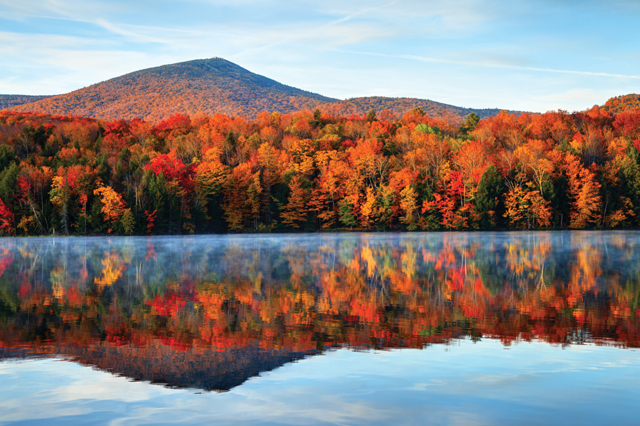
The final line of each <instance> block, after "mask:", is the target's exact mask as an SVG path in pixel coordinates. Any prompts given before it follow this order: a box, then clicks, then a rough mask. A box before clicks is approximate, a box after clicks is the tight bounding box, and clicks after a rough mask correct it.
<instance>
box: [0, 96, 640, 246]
mask: <svg viewBox="0 0 640 426" xmlns="http://www.w3.org/2000/svg"><path fill="white" fill-rule="evenodd" d="M639 138H640V109H635V110H627V111H624V112H620V113H617V114H616V113H613V112H609V111H606V110H604V109H601V108H599V107H594V108H593V109H591V110H589V111H585V112H579V113H574V114H568V113H566V112H562V111H559V112H549V113H546V114H538V115H529V114H523V115H510V114H507V113H504V112H502V113H500V114H498V115H497V116H495V117H490V118H487V119H484V120H480V121H479V117H478V116H477V115H470V116H469V117H467V119H466V120H465V121H464V123H460V122H456V121H445V120H442V119H435V118H432V117H429V116H428V115H426V114H425V113H424V111H422V110H420V109H415V110H412V111H410V112H409V113H407V114H405V115H404V116H402V117H399V116H396V115H394V114H393V113H392V112H390V111H382V112H380V113H379V114H376V113H375V112H373V111H371V112H370V113H368V114H367V115H362V116H355V115H354V116H349V117H343V116H332V115H329V114H326V113H324V114H323V113H321V112H320V111H319V110H316V111H315V112H314V113H312V112H310V111H301V112H296V113H291V114H284V115H281V114H279V113H271V114H269V113H261V114H259V115H258V116H257V118H256V119H255V120H252V121H249V120H246V119H245V118H242V117H235V118H231V117H229V116H226V115H221V114H216V115H213V116H202V115H201V116H197V117H193V118H191V117H189V116H187V115H175V116H172V117H171V118H169V119H167V120H164V121H162V122H160V123H159V124H157V125H152V124H150V123H148V122H145V121H141V120H133V121H125V120H117V121H97V120H94V119H88V118H77V117H60V116H49V115H36V114H25V113H19V112H12V113H10V112H5V113H1V114H0V144H1V145H0V170H2V172H1V173H0V230H1V231H2V232H3V233H4V234H5V235H39V234H51V233H57V234H83V235H84V234H145V233H153V234H156V233H157V234H178V233H191V232H197V233H210V232H247V231H250V232H256V231H259V232H266V231H317V230H336V229H344V230H383V229H387V230H388V229H392V230H464V229H533V228H540V229H550V228H554V229H564V228H571V229H582V228H620V227H637V226H638V225H639V224H640V157H639V155H638V150H640V143H639V142H638V139H639Z"/></svg>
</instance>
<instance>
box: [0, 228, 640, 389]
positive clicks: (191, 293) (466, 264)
mask: <svg viewBox="0 0 640 426" xmlns="http://www.w3.org/2000/svg"><path fill="white" fill-rule="evenodd" d="M639 236H640V235H638V234H637V233H636V232H631V233H622V232H608V233H601V232H558V231H556V232H536V233H527V234H523V233H495V234H494V233H485V234H467V233H445V234H441V233H429V234H423V233H413V234H404V235H403V234H344V235H335V234H334V235H329V234H326V235H309V234H298V235H296V236H291V237H287V236H284V237H273V236H264V237H261V236H235V237H233V236H228V237H222V236H219V237H215V236H192V237H113V238H110V239H107V238H104V237H89V238H29V239H23V238H15V239H4V240H2V241H1V243H0V356H1V357H2V358H5V359H7V358H27V357H33V356H49V355H60V356H65V357H69V358H71V359H73V360H75V361H78V362H80V363H83V364H87V365H93V366H97V367H98V368H100V369H104V370H107V371H111V372H113V373H117V374H121V375H124V376H127V377H131V378H134V379H138V380H147V381H151V382H157V383H163V384H167V385H169V386H174V387H190V388H201V389H206V390H214V389H215V390H226V389H230V388H232V387H234V386H237V385H239V384H241V383H242V382H243V381H245V380H246V379H247V378H249V377H251V376H254V375H256V374H259V373H260V372H261V371H265V370H271V369H273V368H275V367H278V366H280V365H282V364H284V363H287V362H290V361H294V360H296V359H300V358H303V357H305V356H312V355H317V354H321V353H322V352H324V351H327V350H332V348H351V349H356V350H364V349H378V350H384V349H394V348H425V347H427V346H429V345H433V344H451V343H453V342H455V340H456V339H471V340H473V341H478V340H480V339H499V340H501V341H502V342H503V344H504V345H506V346H508V345H512V344H518V343H519V342H522V341H542V342H547V343H549V344H554V345H579V344H585V343H589V344H596V345H613V346H617V347H622V348H637V347H639V346H640V322H638V320H637V318H638V315H640V310H639V308H640V306H639V301H640V299H639V297H640V253H639V252H638V250H637V248H636V246H637V240H638V237H639Z"/></svg>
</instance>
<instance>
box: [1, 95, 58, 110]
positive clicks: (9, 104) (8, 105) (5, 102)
mask: <svg viewBox="0 0 640 426" xmlns="http://www.w3.org/2000/svg"><path fill="white" fill-rule="evenodd" d="M50 97H51V96H31V95H0V110H3V109H12V108H13V107H15V106H18V105H23V104H28V103H32V102H37V101H39V100H41V99H46V98H50Z"/></svg>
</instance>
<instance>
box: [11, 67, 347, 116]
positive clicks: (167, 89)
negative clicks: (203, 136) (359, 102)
mask: <svg viewBox="0 0 640 426" xmlns="http://www.w3.org/2000/svg"><path fill="white" fill-rule="evenodd" d="M332 101H336V99H332V98H328V97H325V96H322V95H318V94H315V93H311V92H306V91H304V90H300V89H296V88H294V87H290V86H286V85H284V84H280V83H278V82H277V81H275V80H271V79H269V78H267V77H263V76H261V75H258V74H254V73H252V72H250V71H247V70H246V69H244V68H242V67H240V66H238V65H236V64H234V63H232V62H229V61H226V60H224V59H222V58H212V59H201V60H195V61H188V62H181V63H178V64H171V65H164V66H160V67H156V68H149V69H145V70H141V71H136V72H133V73H130V74H126V75H123V76H121V77H117V78H114V79H111V80H107V81H105V82H102V83H98V84H94V85H91V86H89V87H85V88H83V89H80V90H76V91H73V92H70V93H67V94H64V95H59V96H55V97H51V98H48V99H44V100H41V101H39V102H34V103H29V104H24V105H20V106H18V107H16V108H15V109H16V110H18V111H28V112H41V113H47V114H59V115H75V116H83V117H97V118H101V119H107V120H114V119H134V118H144V119H145V120H149V121H159V120H160V119H162V118H166V117H169V116H170V115H172V114H174V113H176V112H180V113H184V114H195V113H202V114H213V113H223V114H228V115H232V116H235V115H242V116H245V117H255V116H256V114H258V113H259V112H261V111H265V110H268V111H274V110H275V111H280V112H283V113H286V112H292V111H297V110H300V109H308V108H315V107H316V105H318V104H322V103H325V102H332Z"/></svg>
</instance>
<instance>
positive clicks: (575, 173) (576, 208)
mask: <svg viewBox="0 0 640 426" xmlns="http://www.w3.org/2000/svg"><path fill="white" fill-rule="evenodd" d="M565 172H566V174H567V179H568V180H569V191H570V193H571V198H572V200H571V223H570V225H569V226H571V227H572V228H584V227H586V226H589V225H595V224H596V223H597V222H598V221H599V220H600V214H599V213H600V210H601V208H602V198H601V197H600V184H599V183H598V182H597V181H596V176H595V173H594V172H593V171H591V170H589V169H587V168H585V167H583V165H582V162H581V161H580V159H579V158H578V157H577V156H575V155H572V154H570V153H567V154H566V156H565Z"/></svg>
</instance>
